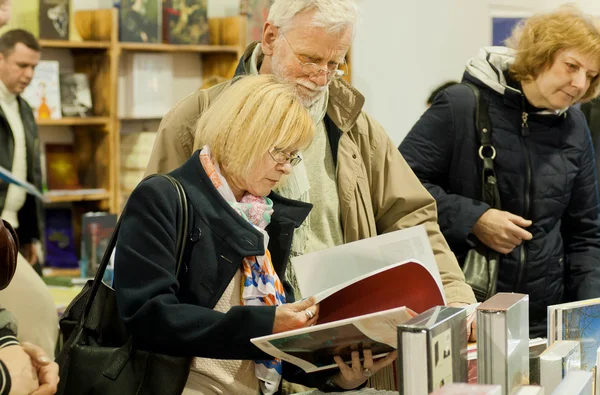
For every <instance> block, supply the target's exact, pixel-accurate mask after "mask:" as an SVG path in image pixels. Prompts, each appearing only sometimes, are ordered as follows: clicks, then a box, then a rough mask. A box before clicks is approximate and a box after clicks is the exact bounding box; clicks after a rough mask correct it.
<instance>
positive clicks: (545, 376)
mask: <svg viewBox="0 0 600 395" xmlns="http://www.w3.org/2000/svg"><path fill="white" fill-rule="evenodd" d="M580 368H581V355H580V347H579V342H578V341H575V340H558V341H555V342H554V343H552V344H551V345H550V347H548V348H547V349H546V351H544V352H543V353H542V354H541V355H540V379H541V381H540V384H541V385H542V387H544V389H545V390H546V391H548V393H552V391H554V389H555V388H556V387H558V385H559V384H560V382H561V381H562V379H563V378H564V377H565V376H566V375H567V373H569V372H570V371H571V370H580Z"/></svg>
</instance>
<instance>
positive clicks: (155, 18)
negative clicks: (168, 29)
mask: <svg viewBox="0 0 600 395" xmlns="http://www.w3.org/2000/svg"><path fill="white" fill-rule="evenodd" d="M116 3H118V4H119V5H118V8H119V40H120V41H124V42H138V43H162V0H146V1H139V0H120V1H117V2H116Z"/></svg>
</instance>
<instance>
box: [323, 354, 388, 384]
mask: <svg viewBox="0 0 600 395" xmlns="http://www.w3.org/2000/svg"><path fill="white" fill-rule="evenodd" d="M397 356H398V351H395V350H394V351H392V352H391V353H389V354H388V355H387V356H386V357H385V358H382V359H380V360H378V361H377V362H374V361H373V353H372V351H371V350H370V349H365V350H363V362H362V364H361V362H360V352H358V351H352V366H351V367H350V366H348V365H346V364H345V363H344V361H343V360H342V358H341V357H340V356H339V355H335V356H334V357H333V359H335V363H337V365H338V367H339V368H340V372H339V373H338V374H336V375H335V376H333V377H332V378H331V381H332V382H333V383H334V384H335V385H337V386H338V387H340V388H343V389H345V390H350V389H354V388H356V387H358V386H359V385H361V384H362V383H364V382H365V381H367V379H368V378H369V377H370V376H372V375H374V374H375V373H377V372H379V371H380V370H381V369H383V368H385V367H386V366H388V365H391V364H392V362H394V361H395V360H396V357H397Z"/></svg>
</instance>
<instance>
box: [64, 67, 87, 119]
mask: <svg viewBox="0 0 600 395" xmlns="http://www.w3.org/2000/svg"><path fill="white" fill-rule="evenodd" d="M60 101H61V106H62V114H63V115H64V116H65V117H88V116H91V115H92V94H91V92H90V84H89V81H88V77H87V75H85V74H83V73H62V74H61V75H60Z"/></svg>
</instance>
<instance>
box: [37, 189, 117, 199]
mask: <svg viewBox="0 0 600 395" xmlns="http://www.w3.org/2000/svg"><path fill="white" fill-rule="evenodd" d="M106 192H107V191H106V189H104V188H85V189H54V190H50V191H46V192H44V196H45V197H47V198H53V197H61V196H82V195H100V194H104V193H106Z"/></svg>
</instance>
